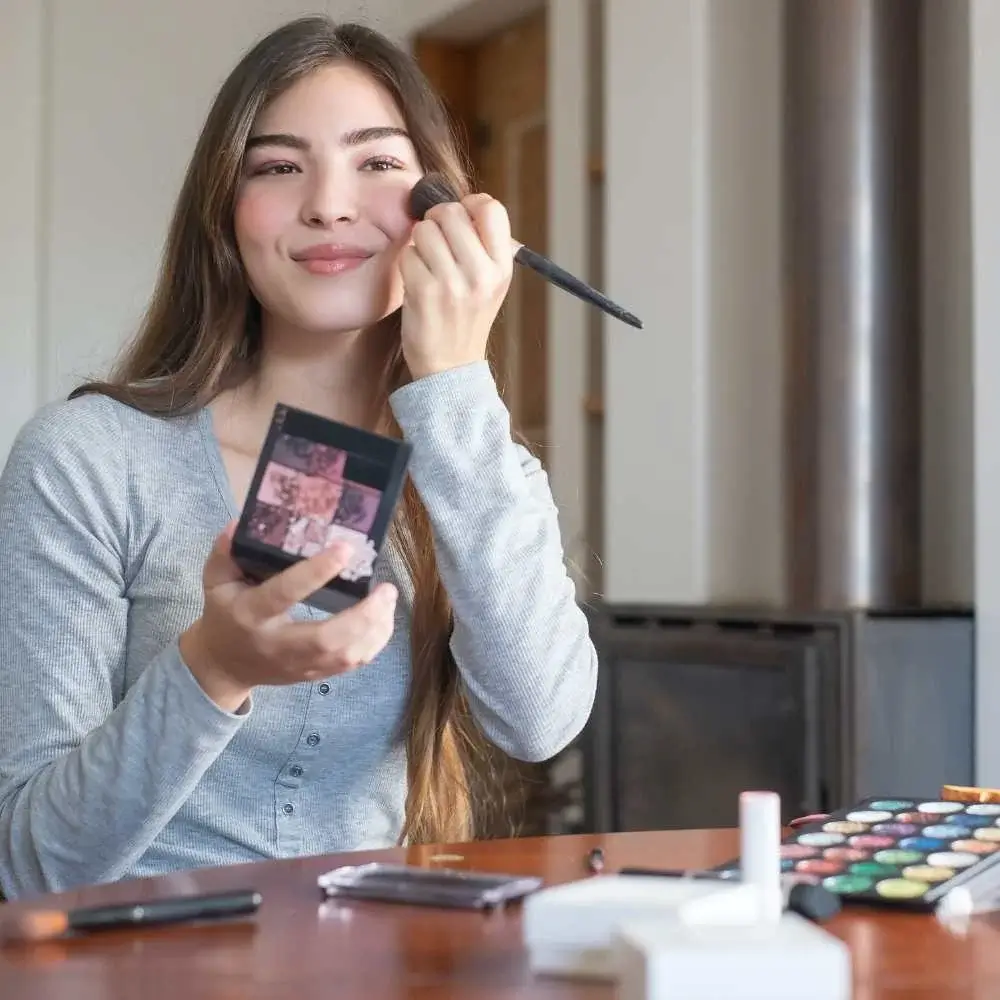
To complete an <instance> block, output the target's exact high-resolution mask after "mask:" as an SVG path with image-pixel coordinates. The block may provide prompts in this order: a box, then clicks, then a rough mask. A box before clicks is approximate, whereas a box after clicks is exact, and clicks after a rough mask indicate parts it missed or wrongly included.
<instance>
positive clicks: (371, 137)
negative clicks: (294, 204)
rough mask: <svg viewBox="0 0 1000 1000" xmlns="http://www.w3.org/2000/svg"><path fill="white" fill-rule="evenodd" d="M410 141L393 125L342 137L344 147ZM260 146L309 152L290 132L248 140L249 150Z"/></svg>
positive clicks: (304, 142)
mask: <svg viewBox="0 0 1000 1000" xmlns="http://www.w3.org/2000/svg"><path fill="white" fill-rule="evenodd" d="M396 136H398V137H400V138H403V139H409V138H410V134H409V133H408V132H407V131H406V129H405V128H396V127H395V126H393V125H373V126H370V127H369V128H358V129H354V130H353V131H352V132H345V133H344V134H343V135H342V136H341V137H340V144H341V145H342V146H363V145H364V144H365V143H368V142H376V141H377V140H379V139H391V138H393V137H396ZM260 146H283V147H285V148H286V149H300V150H302V151H303V152H308V151H309V148H310V146H309V142H308V140H306V139H303V138H302V136H300V135H292V134H291V133H290V132H268V133H265V134H263V135H252V136H250V138H249V139H247V150H248V151H249V150H251V149H256V148H257V147H260Z"/></svg>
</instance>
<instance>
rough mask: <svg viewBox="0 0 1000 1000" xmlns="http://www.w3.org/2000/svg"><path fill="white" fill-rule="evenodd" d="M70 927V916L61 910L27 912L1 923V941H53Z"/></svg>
mask: <svg viewBox="0 0 1000 1000" xmlns="http://www.w3.org/2000/svg"><path fill="white" fill-rule="evenodd" d="M68 929H69V917H68V916H67V915H66V914H65V913H62V912H61V911H59V910H40V911H38V912H37V913H25V914H22V915H20V916H17V917H13V918H11V919H10V920H7V921H4V922H3V923H2V924H0V942H3V943H6V942H16V941H20V942H31V941H51V940H52V939H53V938H57V937H61V936H62V935H63V934H65V933H66V931H67V930H68Z"/></svg>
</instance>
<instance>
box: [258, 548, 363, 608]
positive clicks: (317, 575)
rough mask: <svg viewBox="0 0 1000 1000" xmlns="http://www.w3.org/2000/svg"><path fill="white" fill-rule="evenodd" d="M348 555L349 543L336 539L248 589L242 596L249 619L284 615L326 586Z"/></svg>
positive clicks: (341, 567) (348, 559)
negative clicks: (328, 546) (334, 542)
mask: <svg viewBox="0 0 1000 1000" xmlns="http://www.w3.org/2000/svg"><path fill="white" fill-rule="evenodd" d="M351 555H352V551H351V546H350V545H347V544H346V543H343V542H338V543H336V544H334V545H331V546H330V548H328V549H324V550H323V551H322V552H317V553H316V555H314V556H310V557H309V558H308V559H303V560H301V561H300V562H297V563H294V564H293V565H292V566H289V567H288V568H287V569H284V570H282V571H281V572H280V573H276V574H275V575H274V576H272V577H271V578H270V579H268V580H266V581H265V582H264V583H262V584H260V585H259V586H257V587H253V588H251V589H250V590H248V591H247V592H246V594H244V595H243V597H242V600H243V602H244V611H245V612H246V613H247V615H248V616H249V618H250V619H251V620H252V621H259V622H264V621H268V620H270V619H272V618H277V617H278V616H280V615H283V614H284V613H285V612H287V611H288V610H289V609H290V608H293V607H294V606H295V605H296V604H298V603H299V602H300V601H304V600H305V599H306V598H307V597H309V596H311V595H312V594H314V593H316V591H317V590H319V589H320V588H321V587H324V586H326V584H328V583H329V582H330V581H331V580H332V579H333V578H334V577H335V576H336V575H337V574H338V573H339V572H340V571H341V570H342V569H343V568H344V567H345V566H346V565H347V564H348V563H349V562H350V559H351Z"/></svg>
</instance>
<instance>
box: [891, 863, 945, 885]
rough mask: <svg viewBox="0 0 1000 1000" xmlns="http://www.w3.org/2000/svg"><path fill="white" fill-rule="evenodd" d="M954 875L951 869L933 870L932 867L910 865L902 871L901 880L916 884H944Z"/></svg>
mask: <svg viewBox="0 0 1000 1000" xmlns="http://www.w3.org/2000/svg"><path fill="white" fill-rule="evenodd" d="M954 874H955V871H954V869H952V868H935V867H933V866H932V865H910V867H909V868H904V869H903V878H908V879H916V880H917V881H918V882H945V881H947V880H948V879H950V878H951V877H952V876H953V875H954Z"/></svg>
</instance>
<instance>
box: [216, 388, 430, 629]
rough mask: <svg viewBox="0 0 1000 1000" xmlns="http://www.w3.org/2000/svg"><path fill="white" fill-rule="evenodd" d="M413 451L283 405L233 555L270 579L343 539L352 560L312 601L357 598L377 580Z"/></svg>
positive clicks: (336, 605) (341, 602)
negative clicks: (377, 564)
mask: <svg viewBox="0 0 1000 1000" xmlns="http://www.w3.org/2000/svg"><path fill="white" fill-rule="evenodd" d="M410 452H411V448H410V445H408V444H407V443H406V442H404V441H399V440H396V439H394V438H387V437H383V436H382V435H379V434H373V433H371V432H370V431H365V430H361V429H360V428H357V427H350V426H348V425H347V424H342V423H338V422H336V421H333V420H327V419H326V418H325V417H320V416H317V415H316V414H314V413H307V412H306V411H304V410H297V409H294V408H293V407H290V406H284V405H279V406H278V407H276V409H275V412H274V417H273V419H272V421H271V427H270V429H269V431H268V435H267V438H266V440H265V442H264V447H263V448H262V449H261V454H260V458H259V459H258V462H257V468H256V470H255V472H254V477H253V480H252V481H251V484H250V490H249V493H248V495H247V502H246V504H245V505H244V508H243V513H242V515H241V517H240V521H239V524H238V525H237V528H236V532H235V534H234V536H233V546H232V552H233V558H234V559H235V560H236V562H237V563H238V564H239V566H240V568H241V569H242V570H243V572H244V573H246V574H247V576H248V577H250V578H252V579H256V580H263V579H266V578H267V577H269V576H271V575H273V574H274V573H278V572H281V570H283V569H285V568H286V567H288V566H290V565H292V564H293V563H295V562H297V561H298V560H300V559H305V558H308V557H309V556H312V555H315V554H316V553H318V552H321V551H322V550H323V549H326V548H329V547H330V546H331V545H333V544H334V543H335V542H338V541H345V542H347V543H349V545H350V546H351V549H352V553H353V556H352V559H351V561H350V563H349V564H348V566H347V567H346V568H345V569H344V570H343V571H342V572H341V573H340V574H339V575H338V576H337V577H336V578H335V579H333V580H331V581H330V582H329V583H328V584H327V585H326V586H325V587H323V588H322V589H321V590H319V591H317V592H316V593H315V594H314V595H313V596H312V597H311V598H309V600H308V601H307V603H309V604H312V605H314V606H316V607H319V608H322V609H324V610H326V611H339V610H342V609H343V608H345V607H349V606H350V605H351V604H354V603H356V602H357V601H359V600H361V598H363V597H364V596H365V595H366V594H367V593H368V592H369V590H370V588H371V582H372V575H373V573H374V568H375V561H376V559H377V557H378V554H379V551H380V549H381V546H382V542H383V541H384V539H385V535H386V532H387V531H388V528H389V524H390V522H391V520H392V517H393V514H394V512H395V509H396V505H397V503H398V501H399V497H400V494H401V492H402V489H403V484H404V480H405V475H406V468H407V464H408V462H409V457H410Z"/></svg>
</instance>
